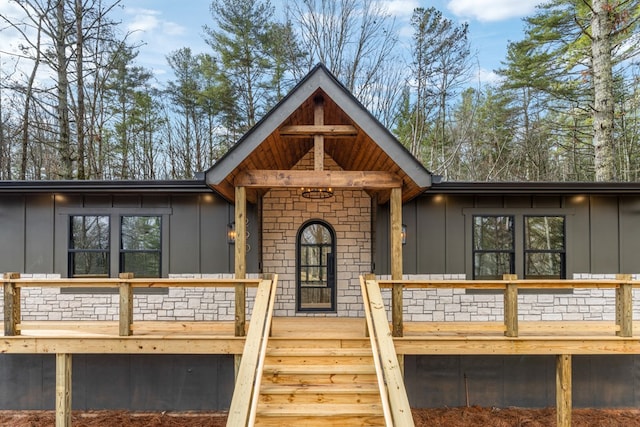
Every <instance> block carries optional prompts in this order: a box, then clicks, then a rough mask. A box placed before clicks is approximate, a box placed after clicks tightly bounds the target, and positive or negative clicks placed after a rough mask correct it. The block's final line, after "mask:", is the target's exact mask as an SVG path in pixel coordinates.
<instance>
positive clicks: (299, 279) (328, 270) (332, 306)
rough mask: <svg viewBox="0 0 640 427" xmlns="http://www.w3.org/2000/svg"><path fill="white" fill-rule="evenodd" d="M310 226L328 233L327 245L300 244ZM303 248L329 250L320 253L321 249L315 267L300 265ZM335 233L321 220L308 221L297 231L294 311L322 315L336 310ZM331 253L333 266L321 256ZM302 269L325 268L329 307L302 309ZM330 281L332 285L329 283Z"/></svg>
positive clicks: (312, 265) (320, 269) (313, 265)
mask: <svg viewBox="0 0 640 427" xmlns="http://www.w3.org/2000/svg"><path fill="white" fill-rule="evenodd" d="M312 225H321V226H323V227H324V228H326V229H327V230H328V232H329V236H330V238H331V242H330V243H328V244H320V245H318V244H306V245H305V244H303V243H302V235H303V233H304V231H305V230H306V229H307V228H309V227H310V226H312ZM303 246H304V247H310V246H315V247H321V248H327V247H328V248H330V250H329V251H326V252H324V251H322V249H321V253H320V256H319V259H320V260H321V261H320V264H318V265H316V264H303V263H302V252H303V249H302V248H303ZM336 246H337V245H336V233H335V230H334V229H333V227H331V225H330V224H329V223H327V222H326V221H322V220H310V221H307V222H305V223H304V224H302V225H301V226H300V228H299V229H298V233H297V236H296V311H298V312H322V313H333V312H335V311H336V309H337V304H336V301H337V295H336V294H337V277H336V273H337V272H336V271H335V267H336V258H335V257H336ZM328 253H331V254H332V256H333V262H332V264H333V265H330V263H329V260H328V258H327V257H325V256H323V255H324V254H328ZM323 260H326V261H325V264H322V262H323ZM304 267H317V268H319V271H322V268H323V267H325V268H326V275H327V278H326V280H327V285H326V287H327V288H329V289H330V291H331V299H330V304H329V305H330V307H328V308H325V307H306V308H304V307H303V304H302V295H301V294H302V271H303V268H304ZM332 268H333V269H334V271H331V269H332ZM331 280H332V283H331Z"/></svg>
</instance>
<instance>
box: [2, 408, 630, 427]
mask: <svg viewBox="0 0 640 427" xmlns="http://www.w3.org/2000/svg"><path fill="white" fill-rule="evenodd" d="M555 417H556V415H555V409H520V408H505V409H501V408H479V407H470V408H442V409H416V410H414V411H413V418H414V420H415V423H416V426H417V427H419V426H429V427H438V426H443V427H444V426H446V427H487V426H491V427H542V426H544V427H547V426H555V424H556V419H555ZM226 420H227V417H226V414H225V413H220V412H215V413H184V412H181V413H172V412H162V413H159V412H154V413H131V412H125V411H92V412H74V413H73V426H74V427H102V426H108V427H219V426H224V425H225V423H226ZM572 421H573V422H572V427H640V409H628V410H593V409H575V410H574V411H573V415H572ZM54 425H55V417H54V413H53V412H52V411H17V412H16V411H0V426H3V427H4V426H6V427H53V426H54Z"/></svg>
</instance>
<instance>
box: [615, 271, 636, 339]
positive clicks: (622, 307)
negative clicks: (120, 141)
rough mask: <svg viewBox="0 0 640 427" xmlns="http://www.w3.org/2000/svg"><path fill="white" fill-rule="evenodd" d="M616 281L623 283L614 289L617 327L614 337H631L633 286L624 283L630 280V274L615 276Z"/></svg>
mask: <svg viewBox="0 0 640 427" xmlns="http://www.w3.org/2000/svg"><path fill="white" fill-rule="evenodd" d="M616 280H619V281H621V282H625V283H620V284H619V285H618V287H617V288H616V325H617V326H619V329H618V330H617V331H616V335H618V336H620V337H630V336H633V286H632V285H631V283H626V282H629V281H630V280H631V274H616Z"/></svg>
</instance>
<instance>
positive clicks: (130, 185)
mask: <svg viewBox="0 0 640 427" xmlns="http://www.w3.org/2000/svg"><path fill="white" fill-rule="evenodd" d="M210 192H212V190H211V188H209V187H208V186H207V185H206V184H205V182H204V180H157V181H155V180H154V181H133V180H131V181H130V180H126V181H125V180H114V181H103V180H100V181H98V180H60V181H57V180H53V181H0V194H6V193H12V194H17V193H87V194H88V193H118V194H122V193H128V194H134V193H210Z"/></svg>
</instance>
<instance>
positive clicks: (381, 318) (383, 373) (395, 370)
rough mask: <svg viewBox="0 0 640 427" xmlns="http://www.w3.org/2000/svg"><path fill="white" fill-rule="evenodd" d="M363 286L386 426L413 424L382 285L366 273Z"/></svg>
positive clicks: (405, 426) (361, 285) (406, 426)
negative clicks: (367, 278)
mask: <svg viewBox="0 0 640 427" xmlns="http://www.w3.org/2000/svg"><path fill="white" fill-rule="evenodd" d="M360 287H361V289H362V298H363V303H364V310H365V318H366V320H367V330H368V331H369V339H370V341H371V349H372V352H373V359H374V364H375V367H376V374H377V376H378V385H379V388H380V397H381V399H382V406H383V409H384V416H385V423H386V425H387V427H391V426H397V427H411V426H413V425H414V422H413V416H412V414H411V407H410V405H409V398H408V397H407V391H406V389H405V386H404V379H403V376H402V371H401V369H400V364H399V363H398V355H397V354H396V350H395V347H394V344H393V338H392V336H391V330H390V329H389V321H388V320H387V313H386V311H385V308H384V301H383V300H382V294H381V293H380V287H379V286H378V283H377V282H376V281H375V280H365V279H364V277H363V276H360Z"/></svg>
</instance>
